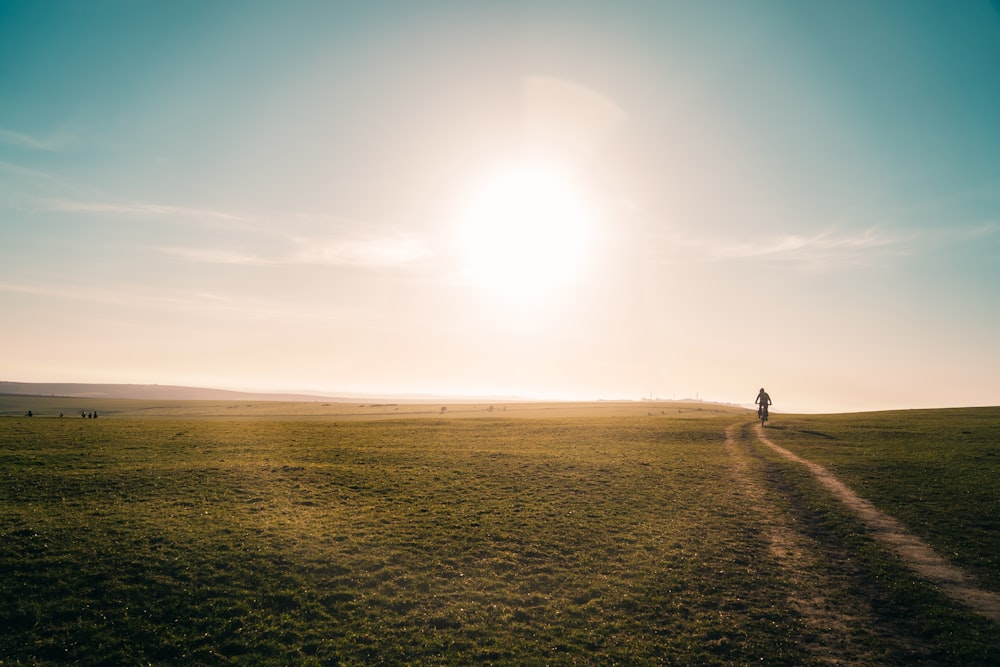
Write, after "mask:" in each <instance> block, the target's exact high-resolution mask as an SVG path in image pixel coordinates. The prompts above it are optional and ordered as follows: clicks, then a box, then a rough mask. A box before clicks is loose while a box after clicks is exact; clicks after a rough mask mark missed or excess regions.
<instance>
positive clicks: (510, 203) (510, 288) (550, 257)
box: [459, 163, 593, 299]
mask: <svg viewBox="0 0 1000 667" xmlns="http://www.w3.org/2000/svg"><path fill="white" fill-rule="evenodd" d="M459 237H460V239H459V242H460V248H459V252H460V254H461V258H462V262H463V265H464V269H465V274H466V277H467V279H469V280H470V281H471V282H472V283H473V284H475V285H476V286H480V287H484V288H488V289H490V290H493V291H495V292H498V293H502V294H506V295H508V296H510V297H513V298H518V299H528V298H530V297H532V296H535V295H538V294H541V293H544V292H547V291H549V290H551V289H553V288H556V287H560V286H564V285H566V284H568V283H570V282H572V281H573V280H574V279H575V278H577V277H578V276H579V275H580V273H581V270H582V269H583V266H584V264H585V260H586V254H587V250H588V247H589V246H590V245H591V240H592V237H593V215H592V212H591V210H590V207H589V206H588V205H587V201H586V198H585V197H584V196H583V195H582V193H581V192H580V191H579V190H578V188H577V187H576V185H575V184H574V183H573V181H572V180H571V179H570V178H569V176H568V175H567V174H566V173H565V172H563V171H561V170H560V169H558V168H557V167H555V166H552V165H548V164H542V163H524V164H519V165H516V166H510V167H507V168H504V169H502V170H499V171H497V172H496V173H494V174H493V175H492V176H491V177H490V178H488V179H486V180H485V181H484V182H483V183H482V184H481V185H480V186H479V187H478V188H477V189H476V190H475V191H474V192H473V195H472V196H471V197H470V198H469V200H468V201H467V202H466V205H465V207H464V208H463V210H462V213H461V216H460V229H459Z"/></svg>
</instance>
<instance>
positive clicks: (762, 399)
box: [754, 387, 771, 418]
mask: <svg viewBox="0 0 1000 667" xmlns="http://www.w3.org/2000/svg"><path fill="white" fill-rule="evenodd" d="M754 403H756V404H757V417H758V418H760V417H761V416H763V414H764V413H765V412H767V411H768V410H767V406H769V405H771V397H770V396H769V395H768V393H767V392H766V391H764V388H763V387H761V388H760V391H759V392H757V398H755V399H754Z"/></svg>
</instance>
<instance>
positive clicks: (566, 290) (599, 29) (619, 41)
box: [0, 0, 1000, 412]
mask: <svg viewBox="0 0 1000 667" xmlns="http://www.w3.org/2000/svg"><path fill="white" fill-rule="evenodd" d="M0 62H2V63H5V65H6V66H0V100H2V101H3V102H2V104H0V311H2V313H3V327H2V332H3V333H2V338H0V341H2V342H3V345H2V348H0V369H2V372H3V374H4V376H5V378H6V379H10V380H12V381H20V382H83V383H130V384H164V385H166V384H170V385H183V386H196V387H217V388H224V389H234V390H249V391H269V392H270V391H273V392H289V391H296V392H301V391H327V390H337V391H341V392H351V393H354V394H359V395H369V396H380V395H414V394H422V395H439V396H461V395H466V396H468V395H475V396H524V397H529V398H538V399H546V400H597V399H600V398H608V399H620V398H631V399H633V400H638V399H640V398H642V397H649V396H653V397H659V398H662V399H667V400H670V399H681V398H693V397H701V398H702V399H703V400H712V401H718V402H723V403H736V404H748V403H751V402H752V401H753V398H754V396H755V395H756V393H757V390H758V389H759V388H760V387H761V386H764V387H766V388H767V389H768V391H769V392H770V393H771V395H772V397H773V400H774V403H775V405H774V408H775V410H776V411H782V410H785V411H793V410H794V411H801V412H846V411H862V410H881V409H895V408H925V407H927V408H936V407H964V406H984V405H1000V381H998V380H997V378H998V377H1000V346H998V345H997V344H996V341H997V340H1000V308H997V306H996V300H997V297H998V296H1000V131H998V129H997V127H998V126H997V117H998V110H1000V85H998V82H1000V79H998V75H997V72H998V71H1000V3H997V2H990V0H970V1H969V2H965V3H940V2H933V1H930V0H926V1H922V0H916V1H903V0H887V1H885V2H879V3H870V2H860V1H859V2H837V3H833V2H830V3H801V2H794V1H792V0H761V1H760V2H754V3H745V2H736V1H731V2H730V1H720V2H716V3H688V2H645V1H624V2H615V3H610V2H587V1H582V2H577V3H564V2H554V1H553V2H546V1H541V2H508V3H465V2H448V1H431V2H425V3H407V2H393V1H385V2H370V3H358V4H354V3H350V4H348V3H337V2H332V3H327V2H312V1H301V2H289V3H282V4H274V3H268V2H256V1H247V2H226V1H220V2H212V3H204V2H194V1H190V2H189V1H185V0H179V1H177V2H170V3H135V2H125V1H116V0H109V1H107V2H100V3H77V2H69V1H65V2H60V1H58V0H56V1H53V2H46V3H24V2H11V1H9V0H0ZM261 388H266V389H261ZM305 388H313V389H305Z"/></svg>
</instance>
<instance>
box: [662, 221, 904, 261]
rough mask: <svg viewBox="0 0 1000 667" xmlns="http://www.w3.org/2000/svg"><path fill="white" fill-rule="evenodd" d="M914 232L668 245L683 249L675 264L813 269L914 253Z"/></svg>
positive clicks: (686, 239) (685, 240) (677, 239)
mask: <svg viewBox="0 0 1000 667" xmlns="http://www.w3.org/2000/svg"><path fill="white" fill-rule="evenodd" d="M912 241H913V237H912V235H902V234H889V233H887V232H885V231H882V230H879V229H876V228H872V229H867V230H863V231H860V232H854V233H843V232H839V233H838V232H834V231H824V232H820V233H817V234H813V235H809V236H806V235H797V234H785V235H774V236H762V237H761V238H759V239H753V240H736V241H733V240H729V239H725V240H722V239H705V238H694V237H690V236H683V235H679V234H678V235H674V237H673V238H672V239H671V240H670V243H669V244H668V245H667V247H671V248H673V249H674V250H678V249H679V250H682V251H683V253H678V255H680V254H682V255H683V259H679V258H677V257H671V259H670V260H668V261H670V262H671V263H690V262H696V263H703V262H724V261H740V260H747V261H759V262H766V263H772V264H783V265H786V266H794V267H801V268H809V269H834V268H840V267H852V266H858V265H863V264H867V263H870V262H874V261H876V260H881V259H885V258H886V257H890V256H902V255H907V254H910V253H911V252H912V249H911V248H910V244H911V243H912Z"/></svg>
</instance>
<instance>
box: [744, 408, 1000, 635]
mask: <svg viewBox="0 0 1000 667" xmlns="http://www.w3.org/2000/svg"><path fill="white" fill-rule="evenodd" d="M731 428H732V427H731ZM756 431H757V439H758V440H759V441H760V442H761V443H763V444H765V445H767V446H768V447H770V448H771V449H772V450H774V451H775V452H777V453H778V454H780V455H781V456H783V457H784V458H786V459H789V460H790V461H794V462H796V463H798V464H800V465H803V466H805V467H806V468H807V469H808V470H809V471H810V472H811V473H812V474H813V476H814V477H816V479H817V480H818V481H819V483H820V484H822V485H823V486H824V487H826V488H827V489H828V490H829V491H830V492H832V493H833V494H834V495H835V496H836V497H837V498H838V499H839V500H840V501H841V502H843V503H844V504H845V505H847V507H848V508H850V509H851V511H852V512H854V514H855V515H856V516H857V517H858V518H859V519H860V520H861V522H862V523H864V524H865V526H866V527H867V528H868V529H869V530H870V531H871V532H872V534H873V535H874V537H875V538H876V539H877V540H879V541H880V542H882V543H883V544H885V545H887V546H888V547H890V548H891V549H892V550H893V551H894V552H895V553H896V554H897V555H898V556H899V557H900V558H901V559H902V560H903V562H905V563H906V564H907V565H909V566H910V567H911V568H913V570H914V571H916V572H917V574H919V575H920V576H922V577H924V578H925V579H927V580H929V581H930V582H931V583H933V584H935V585H936V586H938V587H939V588H940V589H941V590H942V592H944V593H945V595H947V596H948V597H950V598H951V599H952V600H955V601H956V602H959V603H960V604H963V605H965V606H966V607H968V608H970V609H972V610H973V611H974V612H976V613H977V614H979V615H981V616H985V617H986V618H989V619H990V620H992V621H993V622H994V623H997V624H1000V595H997V594H996V593H993V592H991V591H987V590H983V589H982V588H980V587H979V586H978V584H977V583H976V581H975V580H974V579H973V578H972V577H971V576H969V575H968V574H966V573H965V572H963V571H962V570H961V569H959V568H958V567H956V566H954V565H952V564H951V563H949V562H948V561H947V560H945V559H944V558H942V557H941V556H939V555H938V554H937V553H936V552H935V551H934V550H933V549H931V548H930V547H929V546H928V545H927V544H926V543H925V542H924V541H923V540H921V539H920V538H919V537H917V536H916V535H914V534H913V533H912V532H910V530H909V529H908V528H907V527H906V526H905V525H903V524H902V523H901V522H899V521H897V520H896V519H894V518H893V517H891V516H889V515H888V514H885V513H884V512H882V511H881V510H879V509H878V508H876V507H875V506H874V505H873V504H872V503H871V502H870V501H868V500H866V499H864V498H862V497H861V496H859V495H857V494H856V493H854V491H852V490H851V489H850V488H848V487H847V486H846V485H845V484H844V483H843V482H841V481H840V480H839V479H837V478H836V477H834V476H833V475H832V474H831V473H830V472H829V471H828V470H827V469H826V468H824V467H823V466H821V465H819V464H818V463H813V462H812V461H808V460H806V459H804V458H802V457H800V456H798V455H796V454H793V453H792V452H790V451H788V450H787V449H785V448H784V447H781V446H779V445H776V444H774V443H773V442H771V440H770V439H768V437H767V436H765V435H764V430H763V428H762V427H761V426H760V424H757V425H756ZM728 437H729V432H728V431H727V438H728Z"/></svg>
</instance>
